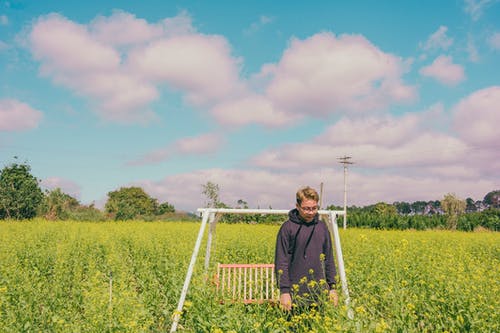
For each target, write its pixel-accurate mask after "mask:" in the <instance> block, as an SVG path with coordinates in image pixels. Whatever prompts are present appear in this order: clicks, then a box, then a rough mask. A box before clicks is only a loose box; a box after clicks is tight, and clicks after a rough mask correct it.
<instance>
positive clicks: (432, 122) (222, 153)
mask: <svg viewBox="0 0 500 333" xmlns="http://www.w3.org/2000/svg"><path fill="white" fill-rule="evenodd" d="M499 64H500V2H499V1H495V0H491V1H490V0H466V1H458V0H455V1H439V2H436V1H398V2H395V1H345V2H339V1H301V2H287V3H286V4H285V3H284V2H279V1H274V2H270V1H251V2H235V1H140V2H139V1H86V2H69V1H3V0H2V1H0V162H1V164H2V167H3V166H5V165H8V164H10V163H13V162H27V163H28V164H29V165H31V167H32V173H33V174H34V175H35V176H36V177H37V178H39V179H40V180H41V181H42V185H43V187H44V188H46V189H53V188H56V187H60V188H61V189H62V190H63V191H65V192H66V193H69V194H71V195H73V196H75V197H76V198H78V199H79V200H80V201H81V202H82V203H85V204H88V203H91V202H94V203H95V204H96V205H97V206H99V207H102V205H103V204H104V202H105V200H106V198H107V193H108V192H109V191H113V190H116V189H119V188H120V187H123V186H141V187H143V188H144V189H145V190H146V191H147V192H148V193H149V194H150V195H152V196H153V197H156V198H158V200H159V201H160V202H164V201H168V202H170V203H172V204H174V206H175V207H176V208H178V209H182V210H194V209H196V208H197V207H201V206H203V205H204V204H205V198H204V197H203V195H202V194H201V192H202V185H203V184H205V183H207V182H208V181H211V182H214V183H217V184H218V185H219V186H220V195H221V199H222V201H224V202H225V203H226V204H228V205H230V206H235V205H236V202H237V201H238V200H239V199H243V200H245V201H247V202H248V203H249V205H250V206H251V207H265V208H267V207H269V206H271V207H273V208H288V207H290V206H292V205H293V204H294V202H293V201H294V193H295V191H296V190H297V189H298V188H299V187H302V186H305V185H310V186H313V187H316V188H319V185H320V183H323V184H324V199H323V202H324V203H326V204H332V203H333V204H337V205H341V204H342V202H343V189H344V186H343V169H342V165H341V164H340V163H339V160H338V158H340V157H342V156H350V157H352V161H353V162H354V163H355V164H353V165H351V166H350V167H349V169H348V203H349V204H356V205H366V204H372V203H377V202H381V201H384V202H389V203H392V202H394V201H410V202H411V201H416V200H440V199H441V198H443V196H444V195H445V194H447V193H455V194H456V195H457V196H459V197H461V198H463V199H465V198H466V197H472V198H473V199H475V200H480V199H482V198H483V197H484V195H485V194H486V193H487V192H489V191H492V190H496V189H499V188H500V171H498V170H500V147H499V142H500V131H498V130H497V127H498V125H499V124H500V108H499V105H500V65H499Z"/></svg>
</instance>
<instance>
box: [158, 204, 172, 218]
mask: <svg viewBox="0 0 500 333" xmlns="http://www.w3.org/2000/svg"><path fill="white" fill-rule="evenodd" d="M165 213H175V207H174V205H171V204H169V203H168V202H166V201H165V202H164V203H162V204H160V205H159V206H158V210H157V212H156V214H157V215H163V214H165Z"/></svg>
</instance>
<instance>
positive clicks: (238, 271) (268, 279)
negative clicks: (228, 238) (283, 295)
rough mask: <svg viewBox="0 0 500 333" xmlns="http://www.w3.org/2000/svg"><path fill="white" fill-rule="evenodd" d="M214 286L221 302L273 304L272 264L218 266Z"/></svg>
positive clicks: (275, 296) (274, 296)
mask: <svg viewBox="0 0 500 333" xmlns="http://www.w3.org/2000/svg"><path fill="white" fill-rule="evenodd" d="M215 281H216V285H217V290H218V293H219V295H220V296H221V297H222V298H223V300H227V299H230V300H232V301H235V302H243V303H246V304H250V303H263V302H269V301H272V302H274V301H275V300H276V298H277V295H275V287H274V264H218V265H217V276H216V279H215Z"/></svg>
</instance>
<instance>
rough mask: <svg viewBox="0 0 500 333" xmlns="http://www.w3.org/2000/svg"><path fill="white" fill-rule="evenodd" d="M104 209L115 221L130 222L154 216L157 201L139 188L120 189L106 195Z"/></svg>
mask: <svg viewBox="0 0 500 333" xmlns="http://www.w3.org/2000/svg"><path fill="white" fill-rule="evenodd" d="M104 209H105V211H106V213H108V214H110V215H111V216H113V217H114V219H115V220H131V219H135V218H141V217H145V216H151V215H155V214H156V212H157V210H158V201H157V200H156V199H153V198H151V197H150V196H149V195H148V194H147V193H146V192H144V190H143V189H142V188H140V187H122V188H120V189H119V190H117V191H112V192H109V193H108V201H107V202H106V205H105V206H104Z"/></svg>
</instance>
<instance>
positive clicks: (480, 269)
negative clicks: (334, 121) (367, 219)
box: [0, 220, 500, 332]
mask: <svg viewBox="0 0 500 333" xmlns="http://www.w3.org/2000/svg"><path fill="white" fill-rule="evenodd" d="M198 229H199V223H187V222H184V223H181V222H178V223H177V222H176V223H174V222H163V223H161V222H106V223H78V222H46V221H41V220H38V221H30V222H0V331H1V332H160V331H168V330H169V328H170V324H171V316H172V314H173V313H174V310H175V308H176V306H177V301H178V298H179V295H180V289H181V287H182V284H183V281H184V277H185V274H186V269H187V266H188V264H189V260H190V256H191V251H192V249H193V246H194V243H195V239H196V236H197V232H198ZM277 231H278V227H277V226H269V225H227V224H220V225H218V226H217V237H216V240H215V247H214V249H213V254H212V265H211V267H212V269H211V272H210V274H209V277H208V278H207V276H205V274H204V272H203V259H204V258H203V254H204V247H202V250H201V251H200V258H199V260H198V263H197V266H196V271H195V273H194V276H193V280H192V283H191V286H190V290H189V293H188V296H187V301H186V303H185V307H184V310H183V313H182V318H181V321H180V326H179V331H182V330H184V331H187V332H286V331H289V330H290V329H295V331H298V332H308V331H312V332H445V331H448V332H464V331H471V332H499V331H500V325H499V323H500V301H499V297H498V295H499V294H500V234H498V233H490V232H476V233H463V232H449V231H376V230H367V229H347V230H341V241H342V248H343V253H344V260H345V264H346V273H347V279H348V282H349V291H350V295H351V307H352V310H353V312H354V318H353V319H349V318H348V317H347V315H346V312H347V311H346V310H347V309H346V308H345V306H344V305H341V306H339V307H336V308H335V307H332V306H331V305H329V304H322V305H320V306H319V307H318V308H317V309H315V310H313V311H309V312H307V313H302V314H297V315H295V316H290V315H288V314H287V313H284V312H282V311H281V310H280V309H279V308H278V307H275V306H272V305H251V306H245V305H241V304H220V303H219V302H218V300H217V298H216V297H215V295H214V294H215V291H214V287H213V285H212V283H211V278H210V276H211V275H212V274H213V267H214V266H215V263H216V262H224V263H232V262H234V263H236V262H238V263H257V262H259V263H263V262H272V260H273V256H274V241H275V237H276V233H277ZM341 302H343V300H342V299H341Z"/></svg>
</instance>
